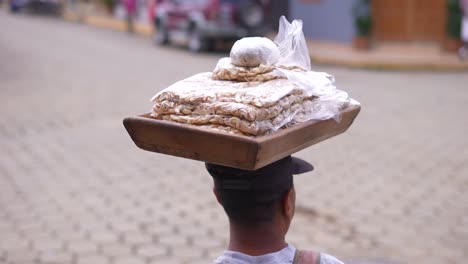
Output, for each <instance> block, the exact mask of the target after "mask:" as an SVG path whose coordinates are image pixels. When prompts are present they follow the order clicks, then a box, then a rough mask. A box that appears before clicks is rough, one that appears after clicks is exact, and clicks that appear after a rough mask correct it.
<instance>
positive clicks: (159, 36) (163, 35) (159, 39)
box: [154, 24, 169, 45]
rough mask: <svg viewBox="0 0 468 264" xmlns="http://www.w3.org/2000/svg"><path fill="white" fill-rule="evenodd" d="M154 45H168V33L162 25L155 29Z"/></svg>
mask: <svg viewBox="0 0 468 264" xmlns="http://www.w3.org/2000/svg"><path fill="white" fill-rule="evenodd" d="M154 43H156V44H158V45H167V44H169V33H168V31H167V29H166V28H165V27H164V25H162V24H160V25H159V26H157V27H156V33H154Z"/></svg>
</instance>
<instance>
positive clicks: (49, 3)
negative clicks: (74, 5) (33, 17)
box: [10, 0, 63, 14]
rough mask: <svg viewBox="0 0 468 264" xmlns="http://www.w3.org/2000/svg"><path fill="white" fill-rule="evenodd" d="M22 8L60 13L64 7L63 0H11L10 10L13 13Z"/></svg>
mask: <svg viewBox="0 0 468 264" xmlns="http://www.w3.org/2000/svg"><path fill="white" fill-rule="evenodd" d="M22 9H28V10H30V11H35V12H47V13H53V14H60V13H61V12H62V9H63V0H10V11H11V12H12V13H16V12H19V11H20V10H22Z"/></svg>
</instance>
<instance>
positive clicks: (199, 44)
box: [188, 28, 211, 52]
mask: <svg viewBox="0 0 468 264" xmlns="http://www.w3.org/2000/svg"><path fill="white" fill-rule="evenodd" d="M188 48H189V50H190V51H192V52H201V51H207V50H209V49H210V48H211V42H210V40H209V39H207V38H204V37H203V36H202V35H201V34H200V31H199V30H197V29H196V28H194V29H192V30H190V32H189V36H188Z"/></svg>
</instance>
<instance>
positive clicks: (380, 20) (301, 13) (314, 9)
mask: <svg viewBox="0 0 468 264" xmlns="http://www.w3.org/2000/svg"><path fill="white" fill-rule="evenodd" d="M357 1H358V0H291V1H289V11H290V14H289V17H290V18H291V19H302V20H303V21H304V34H305V35H306V36H307V37H309V38H311V39H318V40H326V41H336V42H344V43H349V42H351V41H352V39H353V38H354V36H355V35H356V30H355V27H354V17H353V6H354V5H355V3H356V2H357ZM371 2H372V8H371V14H372V18H373V30H372V37H373V39H374V40H377V41H402V42H411V41H430V42H440V41H442V40H443V39H444V37H445V35H446V33H445V32H446V29H445V28H446V26H445V25H446V18H447V11H446V2H447V1H446V0H371Z"/></svg>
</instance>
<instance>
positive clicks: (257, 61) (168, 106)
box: [152, 37, 349, 136]
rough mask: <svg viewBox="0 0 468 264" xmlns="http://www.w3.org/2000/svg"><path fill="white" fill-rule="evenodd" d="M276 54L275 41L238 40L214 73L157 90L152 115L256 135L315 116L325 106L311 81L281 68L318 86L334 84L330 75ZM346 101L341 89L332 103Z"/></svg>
mask: <svg viewBox="0 0 468 264" xmlns="http://www.w3.org/2000/svg"><path fill="white" fill-rule="evenodd" d="M280 58H281V54H280V50H279V49H278V47H277V45H276V44H275V43H274V42H273V41H271V40H269V39H267V38H260V37H254V38H244V39H241V40H239V41H237V42H236V43H235V44H234V46H233V48H232V50H231V54H230V57H229V58H223V59H221V60H220V61H219V62H218V65H217V66H216V68H215V70H214V71H213V72H207V73H200V74H197V75H195V76H192V77H190V78H187V79H185V80H182V81H179V82H177V83H175V84H173V85H171V86H169V87H168V88H166V89H164V90H162V91H161V92H159V93H157V94H156V95H155V96H154V97H153V98H152V101H153V102H154V107H153V111H152V116H153V117H154V118H157V119H162V120H170V121H175V122H180V123H187V124H192V125H197V126H199V127H203V128H207V129H216V130H221V131H226V132H230V133H236V134H244V135H251V136H257V135H264V134H266V133H269V132H272V131H276V130H277V129H280V128H282V127H287V126H290V125H293V124H295V123H298V122H304V121H307V120H310V119H313V118H314V116H316V114H317V113H321V112H323V111H324V110H326V109H325V108H324V107H327V106H326V105H324V104H323V101H321V100H319V99H320V96H319V94H317V93H315V92H313V91H311V88H310V87H309V85H307V86H308V87H304V86H303V85H300V83H298V82H297V81H293V80H290V79H288V75H285V74H284V73H283V71H288V73H291V74H296V73H297V74H301V76H307V78H310V79H311V80H316V81H317V84H318V85H319V86H320V87H326V86H330V87H331V86H333V87H334V81H333V77H332V76H330V75H328V74H326V73H320V72H312V71H307V70H306V69H303V68H302V67H300V66H294V65H288V66H286V65H281V64H279V63H278V62H279V61H280ZM311 85H312V87H313V85H314V84H313V83H312V84H311ZM348 102H349V97H348V96H347V94H346V93H344V92H343V93H342V94H341V95H340V99H339V100H338V103H334V104H333V105H334V106H335V107H338V108H342V107H344V106H346V104H347V103H348Z"/></svg>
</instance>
